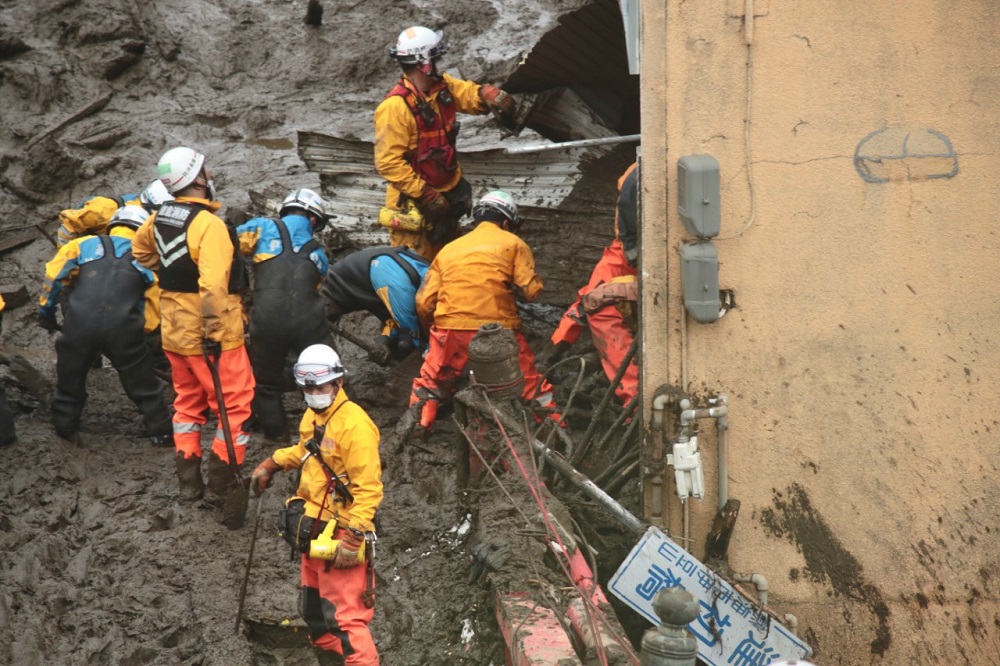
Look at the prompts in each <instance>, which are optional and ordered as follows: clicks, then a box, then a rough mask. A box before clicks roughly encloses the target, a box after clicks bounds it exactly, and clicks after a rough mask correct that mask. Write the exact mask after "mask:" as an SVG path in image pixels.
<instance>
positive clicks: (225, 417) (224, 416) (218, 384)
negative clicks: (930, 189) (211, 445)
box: [202, 351, 243, 485]
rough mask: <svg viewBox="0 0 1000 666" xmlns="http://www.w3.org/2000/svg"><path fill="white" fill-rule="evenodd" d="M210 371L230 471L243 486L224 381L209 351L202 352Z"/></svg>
mask: <svg viewBox="0 0 1000 666" xmlns="http://www.w3.org/2000/svg"><path fill="white" fill-rule="evenodd" d="M202 355H203V356H204V357H205V363H206V364H207V365H208V371H209V372H210V373H212V384H213V385H214V386H215V401H216V402H217V403H218V404H219V423H221V424H222V436H223V438H224V439H225V440H226V453H228V454H229V469H231V470H232V471H233V476H234V477H236V480H237V481H239V483H240V485H243V477H242V475H241V474H240V466H239V465H238V464H237V463H236V445H235V444H233V431H232V429H231V428H230V427H229V414H228V413H227V412H226V399H225V397H224V396H223V394H222V380H220V379H219V364H218V362H217V360H214V359H213V358H212V355H211V354H209V353H208V351H202Z"/></svg>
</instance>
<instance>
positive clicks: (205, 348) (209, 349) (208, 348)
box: [201, 340, 222, 361]
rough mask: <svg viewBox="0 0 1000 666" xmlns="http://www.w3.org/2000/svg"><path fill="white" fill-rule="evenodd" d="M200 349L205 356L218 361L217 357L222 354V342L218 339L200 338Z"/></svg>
mask: <svg viewBox="0 0 1000 666" xmlns="http://www.w3.org/2000/svg"><path fill="white" fill-rule="evenodd" d="M201 351H202V353H203V354H205V356H208V357H210V358H212V360H214V361H218V360H219V357H220V356H222V343H221V342H219V341H218V340H202V341H201Z"/></svg>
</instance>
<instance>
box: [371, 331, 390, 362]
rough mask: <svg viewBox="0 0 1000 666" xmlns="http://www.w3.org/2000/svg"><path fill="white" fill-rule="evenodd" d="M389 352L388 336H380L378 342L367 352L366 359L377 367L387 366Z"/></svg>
mask: <svg viewBox="0 0 1000 666" xmlns="http://www.w3.org/2000/svg"><path fill="white" fill-rule="evenodd" d="M391 352H392V350H391V349H389V336H388V335H380V336H379V338H378V342H376V343H375V346H374V347H372V349H370V350H369V351H368V358H369V359H371V360H372V361H373V362H374V363H378V364H379V365H387V364H388V363H389V355H390V353H391Z"/></svg>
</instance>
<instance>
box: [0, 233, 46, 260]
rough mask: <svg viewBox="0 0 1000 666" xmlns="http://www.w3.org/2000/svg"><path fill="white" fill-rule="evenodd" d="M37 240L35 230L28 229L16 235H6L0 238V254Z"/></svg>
mask: <svg viewBox="0 0 1000 666" xmlns="http://www.w3.org/2000/svg"><path fill="white" fill-rule="evenodd" d="M37 239H38V230H37V229H28V230H27V231H22V232H21V233H18V234H7V235H5V236H3V237H2V238H0V254H3V253H4V252H9V251H10V250H14V249H17V248H19V247H21V246H22V245H27V244H28V243H30V242H31V241H33V240H37Z"/></svg>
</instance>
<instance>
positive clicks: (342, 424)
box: [250, 345, 382, 666]
mask: <svg viewBox="0 0 1000 666" xmlns="http://www.w3.org/2000/svg"><path fill="white" fill-rule="evenodd" d="M294 375H295V381H296V383H297V384H298V385H299V386H301V387H302V391H303V393H304V395H305V401H306V405H307V406H308V409H306V411H305V414H303V416H302V421H301V423H300V424H299V441H298V443H296V444H295V445H294V446H289V447H286V448H282V449H278V450H276V451H275V452H274V453H272V454H271V455H270V456H269V457H268V458H266V459H265V460H264V461H263V462H262V463H260V464H259V465H258V466H257V468H256V469H255V470H254V472H253V477H252V478H251V481H250V484H251V487H252V488H253V490H254V491H255V492H256V493H257V494H258V495H259V494H260V493H262V492H263V491H264V490H265V489H266V488H267V487H268V486H270V484H271V480H272V477H273V476H274V474H275V473H276V472H278V471H280V470H285V471H288V470H296V469H301V475H300V477H299V484H298V489H297V490H296V492H295V495H294V496H293V497H290V498H289V499H288V500H287V501H286V503H285V504H286V509H285V511H283V512H282V517H283V519H282V531H283V535H284V536H285V538H286V539H287V540H288V541H289V543H290V544H292V547H293V548H294V549H295V550H296V551H297V552H300V553H301V557H300V590H299V613H300V614H301V616H302V619H303V620H305V622H306V624H307V625H308V627H309V641H310V643H312V645H313V647H314V648H315V650H316V656H317V657H318V658H319V663H320V664H321V666H323V665H327V664H329V665H332V664H347V665H348V666H377V664H378V663H379V656H378V651H377V650H376V648H375V643H374V641H373V640H372V635H371V632H370V631H369V629H368V624H369V623H370V622H371V619H372V617H373V615H374V608H375V596H374V594H375V587H374V586H375V571H374V568H373V567H374V564H373V562H372V559H371V555H372V553H371V551H372V544H373V543H374V542H375V524H374V520H375V512H376V511H377V510H378V507H379V504H381V502H382V466H381V463H380V461H379V452H378V446H379V432H378V428H376V427H375V424H374V423H372V421H371V419H370V418H368V415H367V414H366V413H365V411H364V409H362V408H361V407H360V406H359V405H357V404H356V403H354V402H352V401H351V400H350V398H348V397H347V394H346V392H345V391H344V375H345V371H344V367H343V365H342V364H341V362H340V357H339V356H338V355H337V352H335V351H334V350H333V349H331V348H330V347H328V346H327V345H313V346H311V347H307V348H306V349H304V350H303V351H302V353H301V354H300V355H299V358H298V361H297V362H296V364H295V366H294ZM330 536H332V538H333V539H334V540H335V541H333V542H331V541H329V537H330ZM334 543H336V544H337V545H336V547H335V548H333V544H334ZM331 567H332V568H331Z"/></svg>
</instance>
